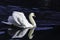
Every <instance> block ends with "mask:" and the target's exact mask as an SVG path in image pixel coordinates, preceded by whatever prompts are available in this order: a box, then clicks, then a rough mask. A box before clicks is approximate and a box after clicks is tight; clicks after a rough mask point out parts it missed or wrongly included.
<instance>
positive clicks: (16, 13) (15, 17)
mask: <svg viewBox="0 0 60 40" xmlns="http://www.w3.org/2000/svg"><path fill="white" fill-rule="evenodd" d="M12 17H13V19H14V20H15V22H16V23H17V24H19V25H21V22H20V21H21V20H22V18H21V15H19V14H18V12H16V11H14V12H13V14H12ZM19 18H20V20H19Z"/></svg>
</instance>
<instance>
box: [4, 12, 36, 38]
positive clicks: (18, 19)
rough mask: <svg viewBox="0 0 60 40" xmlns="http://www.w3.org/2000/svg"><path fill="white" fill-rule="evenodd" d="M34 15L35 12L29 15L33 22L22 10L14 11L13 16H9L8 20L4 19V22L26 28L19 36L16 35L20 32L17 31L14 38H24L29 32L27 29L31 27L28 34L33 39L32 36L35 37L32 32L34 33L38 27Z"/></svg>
mask: <svg viewBox="0 0 60 40" xmlns="http://www.w3.org/2000/svg"><path fill="white" fill-rule="evenodd" d="M33 16H34V13H31V14H30V15H29V19H30V21H31V23H32V24H31V23H29V22H28V20H27V19H26V17H25V15H24V14H23V13H22V12H17V11H14V12H13V14H12V16H9V18H8V22H4V21H3V23H5V24H8V25H11V24H13V25H15V26H18V27H20V28H24V29H23V31H22V32H20V34H19V36H16V35H17V33H18V32H19V31H17V32H16V34H15V35H14V36H13V37H12V38H19V37H20V38H22V37H23V36H24V35H25V34H26V33H27V31H28V30H29V29H31V30H30V32H29V34H28V37H29V38H30V39H32V37H33V36H32V34H33V32H34V29H35V27H36V23H35V21H34V19H33ZM21 34H22V35H21Z"/></svg>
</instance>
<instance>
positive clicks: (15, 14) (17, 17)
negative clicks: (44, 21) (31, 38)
mask: <svg viewBox="0 0 60 40" xmlns="http://www.w3.org/2000/svg"><path fill="white" fill-rule="evenodd" d="M12 16H13V18H14V20H15V21H16V22H17V23H18V24H20V23H21V24H22V25H25V26H24V27H25V28H31V27H32V25H31V24H30V23H29V22H28V20H27V18H26V17H25V15H24V13H22V12H17V11H14V12H13V15H12Z"/></svg>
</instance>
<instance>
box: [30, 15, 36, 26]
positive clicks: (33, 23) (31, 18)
mask: <svg viewBox="0 0 60 40" xmlns="http://www.w3.org/2000/svg"><path fill="white" fill-rule="evenodd" d="M29 20H30V22H31V23H32V25H33V26H36V22H35V21H34V19H33V16H32V15H31V14H30V15H29Z"/></svg>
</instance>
